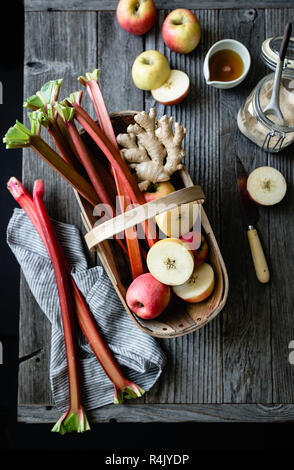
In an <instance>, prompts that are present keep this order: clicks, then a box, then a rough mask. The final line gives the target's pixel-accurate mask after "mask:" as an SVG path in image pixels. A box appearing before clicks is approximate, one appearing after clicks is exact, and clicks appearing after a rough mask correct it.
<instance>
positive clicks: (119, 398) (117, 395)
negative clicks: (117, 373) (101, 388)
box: [113, 388, 124, 405]
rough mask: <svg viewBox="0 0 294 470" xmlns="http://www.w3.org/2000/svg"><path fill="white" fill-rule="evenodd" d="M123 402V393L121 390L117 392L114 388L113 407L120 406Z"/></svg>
mask: <svg viewBox="0 0 294 470" xmlns="http://www.w3.org/2000/svg"><path fill="white" fill-rule="evenodd" d="M123 402H124V392H123V390H117V388H115V390H114V399H113V403H114V404H115V405H120V404H121V403H123Z"/></svg>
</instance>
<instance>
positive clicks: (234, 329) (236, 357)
mask: <svg viewBox="0 0 294 470" xmlns="http://www.w3.org/2000/svg"><path fill="white" fill-rule="evenodd" d="M219 28H220V30H224V29H225V31H226V35H227V36H228V37H234V38H236V39H240V40H241V41H243V42H244V44H245V45H246V46H247V47H248V48H249V50H250V53H251V58H252V66H251V70H250V72H249V74H248V77H247V78H246V80H245V81H244V82H243V83H242V84H241V85H240V86H239V87H238V88H236V89H232V90H227V91H226V92H225V91H224V92H222V91H220V96H219V103H220V144H221V149H220V151H221V158H220V166H221V180H220V184H221V201H222V207H221V220H222V223H221V228H222V234H221V246H222V249H223V256H224V259H225V262H226V264H227V268H228V273H229V278H230V280H231V290H230V296H229V299H228V303H227V308H226V309H225V313H224V315H223V319H224V323H223V336H222V339H223V361H224V362H223V370H224V401H225V403H255V402H258V403H260V402H264V403H270V402H271V401H272V369H271V367H272V366H271V306H270V290H271V284H266V285H262V284H260V283H259V282H258V280H257V279H256V275H255V270H254V266H253V263H252V259H251V253H250V249H249V244H248V240H247V236H246V230H245V229H246V227H244V226H243V223H242V219H241V207H240V201H239V195H238V192H237V184H236V177H235V170H234V163H235V162H234V159H235V154H237V155H238V156H239V157H240V158H241V160H242V161H243V163H244V166H245V168H246V169H247V171H251V170H253V169H254V168H255V167H257V166H261V165H262V164H264V163H265V153H264V152H263V151H262V150H261V149H260V148H259V147H257V146H256V145H254V144H252V143H251V142H250V141H249V140H248V139H247V138H246V137H244V136H243V135H242V134H241V133H240V131H239V130H238V128H237V123H236V116H237V112H238V110H239V108H240V106H241V105H242V104H243V103H244V101H245V99H246V98H247V96H248V94H249V93H250V91H251V90H252V88H253V87H254V86H255V85H256V83H257V82H258V80H259V79H260V78H261V77H262V76H264V75H265V73H266V70H265V66H264V65H263V64H262V61H261V58H260V46H261V43H262V41H263V40H264V38H265V19H264V10H239V11H238V12H235V14H234V15H232V14H231V13H230V12H229V11H220V17H219ZM259 215H260V218H259V223H258V227H259V234H260V238H261V240H262V243H263V247H264V250H265V253H266V255H267V254H268V253H269V237H268V212H267V211H264V210H262V209H261V210H260V211H259Z"/></svg>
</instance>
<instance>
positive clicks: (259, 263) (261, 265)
mask: <svg viewBox="0 0 294 470" xmlns="http://www.w3.org/2000/svg"><path fill="white" fill-rule="evenodd" d="M247 235H248V241H249V245H250V250H251V255H252V259H253V263H254V267H255V272H256V276H257V279H258V280H259V282H262V283H263V284H265V283H266V282H269V280H270V272H269V269H268V265H267V261H266V259H265V255H264V252H263V248H262V245H261V243H260V239H259V236H258V233H257V230H256V229H255V228H254V227H252V226H250V227H249V230H248V232H247Z"/></svg>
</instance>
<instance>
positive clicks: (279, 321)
mask: <svg viewBox="0 0 294 470" xmlns="http://www.w3.org/2000/svg"><path fill="white" fill-rule="evenodd" d="M180 3H181V5H182V2H176V1H158V2H156V4H157V5H158V7H160V8H162V10H160V11H158V15H157V22H156V25H155V26H154V27H153V28H152V30H151V31H150V32H149V33H148V34H147V35H146V36H145V37H134V36H130V35H129V34H128V33H126V32H125V31H124V30H122V29H121V28H120V27H119V25H118V23H117V21H116V17H115V12H114V11H113V10H114V9H115V6H116V2H114V1H106V0H105V1H100V2H99V1H95V2H94V1H91V0H84V1H67V2H64V1H62V2H61V1H59V0H54V1H48V0H26V2H25V8H26V10H27V12H26V14H25V22H26V23H25V85H24V96H25V97H27V96H29V95H31V94H33V93H34V92H35V91H36V90H38V89H39V88H40V86H41V85H42V84H43V83H44V82H45V81H47V80H49V79H52V78H59V77H64V78H65V80H64V85H63V87H62V96H66V94H67V93H68V92H69V91H74V90H75V89H77V88H79V87H78V83H77V81H76V77H77V76H78V75H80V74H82V73H84V72H86V71H89V70H92V69H93V68H94V67H96V66H97V67H99V68H100V69H101V84H102V88H103V92H104V95H105V99H106V102H107V104H108V107H109V111H117V110H123V109H143V108H145V109H146V110H148V109H149V108H150V106H154V105H155V103H154V101H153V99H152V97H151V95H150V94H149V93H143V92H141V91H140V90H138V89H136V88H135V86H134V85H133V83H132V81H131V78H130V69H131V64H132V62H133V60H134V58H135V57H136V56H137V55H138V54H139V53H140V52H141V51H143V50H144V49H151V48H152V49H153V48H155V49H157V50H159V51H161V52H163V53H164V54H165V55H166V57H167V58H168V60H169V62H170V64H171V66H172V68H179V69H182V70H185V71H186V72H187V73H188V74H189V76H190V79H191V90H190V93H189V95H188V97H187V99H186V101H185V102H183V103H182V104H180V105H178V106H174V107H172V108H170V107H167V108H164V106H162V105H156V108H157V111H158V114H159V115H161V114H163V113H165V112H166V113H168V114H172V115H173V116H174V117H175V119H176V120H178V121H180V122H181V123H182V124H183V125H185V126H186V127H187V128H188V137H187V139H186V150H187V156H186V162H185V163H186V165H187V166H188V168H189V170H190V173H191V176H192V178H193V180H194V182H195V184H200V185H201V186H202V187H203V190H204V193H205V195H206V197H207V202H206V203H205V210H206V212H207V214H208V217H209V219H210V222H211V224H212V226H213V229H214V232H215V235H216V237H217V240H218V242H219V244H220V247H221V250H222V253H223V256H224V259H225V262H226V265H227V269H228V272H229V277H230V293H229V299H228V302H227V305H226V307H225V309H224V311H223V312H222V313H221V314H220V316H219V317H217V318H216V319H215V320H213V321H212V322H211V323H210V324H208V325H207V326H206V327H204V328H203V329H201V330H199V331H197V332H195V333H193V334H191V335H188V336H185V337H180V338H177V339H170V340H163V341H161V345H162V347H163V348H164V350H165V351H166V353H167V355H168V366H167V367H166V369H165V371H164V373H163V374H162V377H161V378H160V380H159V381H158V383H157V384H156V385H155V386H154V388H153V389H152V390H151V391H150V392H149V393H147V394H146V396H145V397H143V398H142V399H140V400H138V401H137V402H136V403H134V404H128V405H127V407H114V406H109V407H105V408H103V409H101V410H97V412H95V413H93V414H92V418H93V420H95V421H99V422H107V421H108V420H109V419H117V420H118V421H185V420H187V421H262V422H264V421H290V420H291V421H292V420H293V419H294V411H293V410H294V366H292V365H290V363H289V362H288V355H289V349H288V346H289V343H290V341H291V340H292V339H294V321H293V304H294V291H293V287H292V271H293V264H294V250H293V230H294V220H293V209H292V208H293V202H294V195H293V189H292V185H293V171H292V169H291V153H292V152H293V147H292V149H291V147H290V148H289V149H288V150H286V151H284V152H283V153H281V154H278V155H270V154H267V153H265V152H263V151H261V150H260V149H259V148H258V147H256V146H255V145H254V144H252V143H251V142H249V141H248V140H247V139H246V138H245V137H244V136H243V135H241V134H240V132H239V131H238V129H237V124H236V114H237V111H238V109H239V107H240V105H241V104H242V103H243V102H244V100H245V98H246V97H247V95H248V93H249V92H250V91H251V89H252V88H253V86H254V85H255V84H256V83H257V81H258V80H259V79H260V78H261V77H262V76H264V75H265V74H266V73H267V72H268V71H267V69H266V67H265V66H264V65H263V63H262V61H261V59H260V46H261V43H262V41H263V40H264V39H265V38H266V37H270V36H273V35H279V34H281V33H282V31H283V27H284V25H285V23H286V22H287V21H289V19H291V18H293V15H294V8H292V9H290V8H286V7H289V6H291V5H292V6H293V2H292V1H279V2H273V1H268V2H267V1H255V2H250V1H238V2H237V1H228V2H225V1H222V2H220V1H207V2H200V1H193V0H189V1H188V0H187V1H186V2H185V6H186V7H188V8H191V9H193V8H198V9H196V10H194V11H195V14H196V15H197V16H198V18H199V21H200V23H201V26H202V31H203V33H202V38H201V42H200V44H199V46H198V47H197V49H196V51H195V52H193V53H192V54H190V55H188V56H184V55H178V54H175V53H174V52H171V51H170V50H169V49H167V48H166V47H165V46H164V44H163V42H162V39H161V35H160V28H161V24H162V22H163V20H164V18H165V16H166V15H167V13H168V11H169V10H163V9H164V8H169V9H173V8H174V7H176V6H180V5H179V4H180ZM204 3H205V8H203V6H204ZM252 5H254V7H255V8H252ZM274 6H279V7H280V8H273V7H274ZM257 7H259V8H257ZM281 7H283V8H281ZM220 8H222V9H220ZM60 10H67V11H60ZM225 37H232V38H235V39H239V40H241V41H242V42H243V43H244V44H245V45H247V47H248V48H249V50H250V52H251V56H252V67H251V70H250V73H249V75H248V77H247V78H246V80H245V81H244V82H243V83H242V84H241V85H240V86H239V87H237V88H235V89H232V90H224V91H221V90H216V89H213V88H211V87H207V86H206V85H205V82H204V78H203V73H202V67H203V60H204V56H205V53H206V51H207V50H208V48H209V47H210V46H211V45H212V44H213V43H214V42H215V41H217V40H219V39H222V38H225ZM87 104H88V101H87ZM235 152H237V153H238V155H239V156H240V157H241V158H242V159H243V161H244V164H245V166H246V167H247V169H248V170H251V169H253V168H255V167H256V166H260V165H262V164H270V165H273V166H275V167H276V168H278V169H280V170H281V171H282V172H283V174H284V175H285V177H286V179H287V182H288V185H289V190H288V193H287V196H286V198H285V200H284V201H283V202H282V203H281V204H280V205H279V206H278V207H275V208H272V209H270V210H268V209H262V208H261V209H260V221H259V229H260V233H261V234H262V239H263V244H264V248H265V252H266V253H267V255H268V259H269V260H270V269H271V282H270V284H268V285H261V284H259V283H258V281H257V280H256V277H255V273H254V268H253V265H252V263H251V259H250V252H249V248H248V242H247V239H246V234H245V232H244V231H243V227H242V223H241V217H240V207H239V200H238V195H237V189H236V183H235V176H234V153H235ZM37 177H38V178H40V177H41V178H43V179H44V180H45V184H46V203H47V206H48V208H49V212H50V214H51V215H52V216H53V217H55V218H56V219H59V220H63V221H65V222H70V223H74V224H76V225H78V226H80V227H82V224H81V221H80V216H79V209H78V206H77V203H76V201H75V197H74V195H73V193H72V190H71V189H70V188H69V187H68V185H66V184H65V183H63V181H62V180H61V178H60V177H59V176H57V175H56V174H55V173H53V171H51V170H50V169H49V168H48V167H47V166H46V165H45V164H43V163H42V162H41V160H40V159H39V158H38V157H36V156H35V155H33V154H32V153H31V152H30V151H27V150H26V151H25V152H24V161H23V180H24V183H25V185H26V186H28V187H29V188H30V189H31V187H32V182H33V180H34V179H35V178H37ZM49 339H50V325H49V324H48V322H47V321H46V320H45V318H44V314H43V313H42V312H41V311H40V309H39V308H38V306H37V304H36V302H35V301H34V299H33V297H32V295H31V294H30V292H29V290H28V287H27V285H26V283H25V281H24V279H22V281H21V312H20V357H21V358H22V361H21V363H20V372H19V413H18V414H19V420H20V421H26V422H49V421H50V422H51V421H54V420H55V419H56V416H57V415H56V411H55V410H54V407H52V398H51V395H50V385H49V377H48V369H49V357H50V356H49V355H50V350H49V344H50V341H49Z"/></svg>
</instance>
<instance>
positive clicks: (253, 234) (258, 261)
mask: <svg viewBox="0 0 294 470" xmlns="http://www.w3.org/2000/svg"><path fill="white" fill-rule="evenodd" d="M235 172H236V178H237V185H238V191H239V196H240V203H241V208H242V213H243V218H244V222H245V225H246V228H247V236H248V241H249V246H250V250H251V255H252V260H253V264H254V267H255V272H256V276H257V279H258V280H259V282H262V283H266V282H268V281H269V280H270V272H269V268H268V264H267V261H266V258H265V255H264V251H263V248H262V245H261V242H260V239H259V235H258V232H257V229H256V227H255V226H256V224H257V222H258V217H259V214H258V208H257V205H256V204H255V203H254V202H253V201H252V200H251V199H250V197H249V195H248V192H247V172H246V170H245V168H244V166H243V163H242V162H241V160H240V158H239V157H238V156H237V155H236V157H235Z"/></svg>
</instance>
